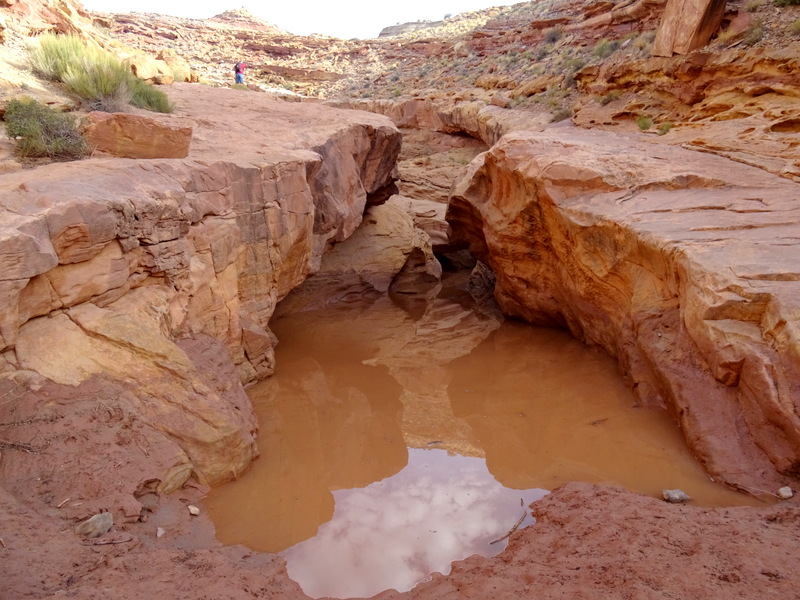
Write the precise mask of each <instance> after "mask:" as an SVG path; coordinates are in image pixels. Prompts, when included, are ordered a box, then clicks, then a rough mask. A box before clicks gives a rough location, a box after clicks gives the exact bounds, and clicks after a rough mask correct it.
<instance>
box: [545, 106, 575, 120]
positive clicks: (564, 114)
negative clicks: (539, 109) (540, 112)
mask: <svg viewBox="0 0 800 600" xmlns="http://www.w3.org/2000/svg"><path fill="white" fill-rule="evenodd" d="M572 114H573V113H572V109H571V108H568V107H566V106H559V107H557V108H555V109H554V110H553V111H552V117H551V118H550V122H551V123H558V122H559V121H564V120H565V119H569V118H570V117H572Z"/></svg>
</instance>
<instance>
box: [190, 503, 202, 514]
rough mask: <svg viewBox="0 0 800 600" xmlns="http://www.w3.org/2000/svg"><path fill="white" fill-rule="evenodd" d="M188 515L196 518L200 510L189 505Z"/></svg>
mask: <svg viewBox="0 0 800 600" xmlns="http://www.w3.org/2000/svg"><path fill="white" fill-rule="evenodd" d="M189 514H190V515H192V516H193V517H196V516H197V515H199V514H200V509H199V508H197V507H196V506H195V505H194V504H190V505H189Z"/></svg>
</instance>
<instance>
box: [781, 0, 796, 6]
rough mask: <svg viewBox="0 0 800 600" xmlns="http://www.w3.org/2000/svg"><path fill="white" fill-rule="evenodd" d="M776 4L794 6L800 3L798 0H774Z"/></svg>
mask: <svg viewBox="0 0 800 600" xmlns="http://www.w3.org/2000/svg"><path fill="white" fill-rule="evenodd" d="M775 4H777V5H778V6H796V5H798V4H800V0H775Z"/></svg>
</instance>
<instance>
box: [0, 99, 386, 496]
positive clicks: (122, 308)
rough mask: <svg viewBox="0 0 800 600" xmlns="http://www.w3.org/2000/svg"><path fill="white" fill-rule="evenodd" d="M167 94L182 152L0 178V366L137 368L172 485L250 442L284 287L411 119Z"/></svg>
mask: <svg viewBox="0 0 800 600" xmlns="http://www.w3.org/2000/svg"><path fill="white" fill-rule="evenodd" d="M171 98H172V100H173V101H174V102H175V103H176V105H177V107H178V108H177V111H176V115H175V116H163V117H160V118H161V119H162V125H163V126H165V127H169V124H170V123H175V122H180V123H181V124H187V123H188V124H190V125H192V126H193V128H194V137H193V142H192V146H191V152H190V154H189V156H188V157H187V158H186V159H184V160H180V159H156V160H143V159H136V160H123V159H111V158H107V159H91V160H86V161H81V162H76V163H70V164H63V163H62V164H53V165H48V166H45V167H42V168H39V169H37V171H36V177H35V178H31V177H30V176H29V174H28V173H23V172H18V173H8V174H4V175H2V176H0V189H2V192H1V193H0V198H2V200H0V205H1V206H2V211H3V213H2V214H3V220H2V222H3V230H2V235H0V264H2V265H3V268H2V281H0V289H1V290H2V307H3V309H2V311H1V314H2V319H0V347H1V350H2V354H0V371H2V372H3V374H4V375H6V376H9V375H11V376H14V377H16V375H14V373H15V372H16V373H18V374H19V373H27V374H28V375H26V377H27V379H24V380H20V381H27V380H30V381H37V377H38V380H41V378H45V379H46V380H50V381H53V382H56V383H58V384H60V385H62V386H78V385H82V384H85V383H87V382H88V381H90V380H95V379H97V378H99V379H101V380H107V381H109V385H111V384H112V383H113V382H118V383H123V382H124V386H125V388H127V390H128V392H127V393H126V394H125V395H124V396H123V400H124V403H125V406H126V410H128V411H130V412H132V413H133V414H136V415H137V416H138V418H140V419H142V420H143V421H144V422H145V423H147V424H148V425H149V427H151V428H153V429H155V430H157V431H160V432H163V434H165V435H166V437H167V439H169V440H171V441H173V442H174V443H177V444H178V446H179V447H180V449H181V452H180V453H179V454H178V455H176V459H175V461H174V462H173V463H170V464H169V465H166V467H167V468H168V470H171V471H170V473H171V474H170V473H166V472H162V473H161V474H160V476H159V479H161V480H162V488H163V487H167V488H169V489H175V488H176V487H178V486H180V485H181V484H182V483H183V481H185V479H186V478H187V477H188V476H189V475H190V474H191V473H192V472H194V473H195V474H196V476H197V477H198V479H199V480H201V481H204V482H208V483H215V482H220V481H224V480H226V479H229V478H231V477H234V476H236V474H237V473H239V472H241V471H242V470H243V469H244V468H245V467H246V466H247V464H248V463H249V461H250V460H251V459H252V458H253V457H254V456H255V454H256V449H255V445H254V442H253V437H252V434H253V431H254V430H255V427H256V425H255V421H254V417H253V414H252V409H251V408H250V405H249V402H248V401H247V399H246V397H245V395H244V392H243V390H242V387H241V384H240V381H242V382H247V381H251V380H253V379H254V378H256V377H263V376H265V375H268V374H269V373H270V372H271V370H272V364H273V357H272V346H273V339H272V336H271V334H270V333H269V330H268V326H267V323H268V320H269V318H270V316H271V315H272V312H273V310H274V307H275V304H276V302H277V301H278V300H279V299H280V298H282V297H283V296H285V295H286V294H287V293H288V292H289V291H290V290H291V289H292V288H294V287H295V286H297V285H299V284H300V283H301V282H302V281H303V280H304V279H305V278H306V277H307V276H308V275H309V274H310V273H312V272H314V271H316V270H317V269H318V268H319V264H320V261H321V259H322V255H323V253H324V252H325V251H326V250H327V249H329V248H330V247H331V246H332V245H333V244H334V243H336V242H340V241H343V240H344V239H346V238H347V237H349V236H350V235H351V234H352V233H353V231H355V229H356V227H357V226H358V224H359V223H360V222H361V219H362V214H363V212H364V209H365V207H366V206H367V203H368V200H369V198H370V197H371V195H373V194H377V195H378V196H381V195H383V194H385V192H384V191H383V188H384V187H387V186H389V185H390V184H391V182H392V170H393V167H394V163H395V160H396V157H397V154H398V152H399V146H400V134H399V132H398V131H397V130H396V129H395V128H394V127H393V126H392V125H391V123H390V122H389V121H388V120H386V119H384V118H382V117H378V116H375V115H370V114H367V113H357V112H343V111H337V110H334V109H330V108H326V107H321V106H315V105H296V104H292V105H290V104H285V103H272V102H270V101H268V100H267V99H266V98H265V97H264V96H256V95H253V94H248V93H246V92H240V91H236V90H214V89H212V88H208V87H203V86H193V85H190V84H182V85H176V86H174V89H172V90H171ZM124 118H134V117H130V116H129V117H124ZM256 122H257V123H258V125H259V127H258V128H257V129H254V128H253V124H254V123H256ZM260 131H269V135H268V136H267V137H263V136H261V134H259V133H257V132H260ZM254 132H256V133H254ZM226 361H232V364H235V365H236V367H237V369H238V376H236V375H235V374H234V373H233V371H230V372H225V371H224V367H223V366H221V365H220V363H222V364H223V365H224V363H225V362H226ZM37 385H40V384H37ZM176 473H178V474H179V475H176ZM167 481H168V483H166V482H167Z"/></svg>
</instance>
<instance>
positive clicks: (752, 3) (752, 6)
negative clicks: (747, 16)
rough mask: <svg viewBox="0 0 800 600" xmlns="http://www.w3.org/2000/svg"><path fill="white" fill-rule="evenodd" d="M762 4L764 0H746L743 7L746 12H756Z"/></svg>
mask: <svg viewBox="0 0 800 600" xmlns="http://www.w3.org/2000/svg"><path fill="white" fill-rule="evenodd" d="M762 6H764V0H747V2H746V3H745V5H744V9H745V10H746V11H747V12H756V11H757V10H758V9H759V8H761V7H762Z"/></svg>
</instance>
